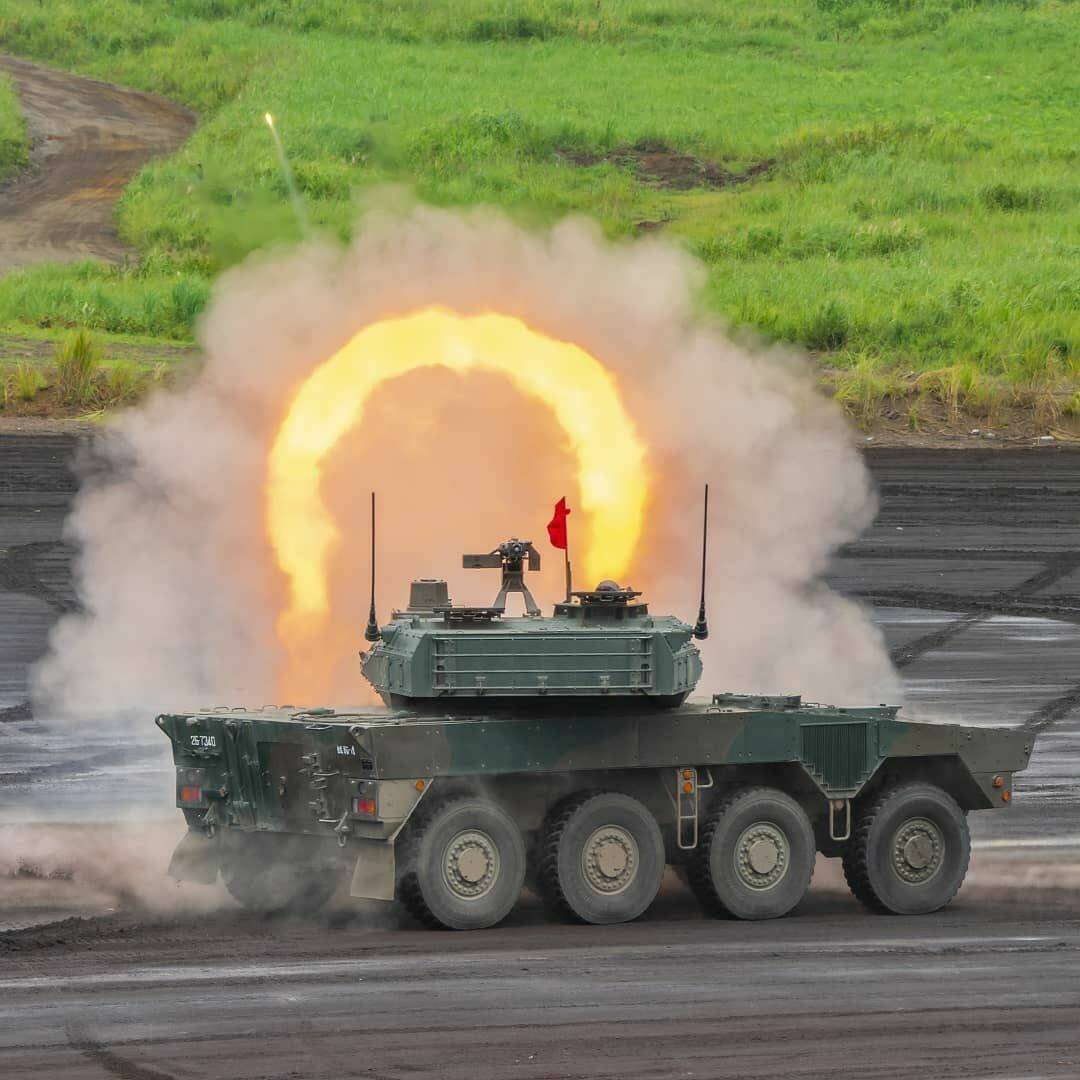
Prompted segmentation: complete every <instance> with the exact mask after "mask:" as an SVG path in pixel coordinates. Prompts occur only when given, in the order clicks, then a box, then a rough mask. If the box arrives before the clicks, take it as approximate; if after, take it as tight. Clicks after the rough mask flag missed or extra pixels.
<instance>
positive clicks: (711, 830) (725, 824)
mask: <svg viewBox="0 0 1080 1080" xmlns="http://www.w3.org/2000/svg"><path fill="white" fill-rule="evenodd" d="M758 823H765V824H767V825H769V826H771V827H772V828H774V829H776V828H778V829H780V830H781V831H782V833H783V835H784V837H785V838H786V840H787V847H788V852H787V858H786V860H785V861H786V869H784V870H783V872H782V874H781V876H780V877H779V879H778V880H777V881H775V882H774V883H773V884H772V885H769V886H762V887H761V888H757V887H755V886H753V885H750V884H748V883H747V882H745V881H744V880H743V879H742V878H741V877H740V876H739V873H738V872H737V871H736V869H735V854H736V849H737V847H738V844H739V840H740V838H741V837H742V835H743V833H744V832H745V831H746V830H747V829H749V828H751V827H752V826H754V825H756V824H758ZM816 856H817V847H816V845H815V842H814V830H813V827H812V826H811V824H810V819H809V818H808V817H807V816H806V812H805V811H804V810H803V808H802V807H801V806H800V805H799V804H798V803H797V802H796V801H795V800H794V799H793V798H791V796H790V795H786V794H785V793H784V792H782V791H780V790H779V789H777V788H767V787H755V788H743V789H742V790H740V791H734V792H732V793H731V794H730V795H727V796H726V797H723V798H721V799H720V800H719V801H718V803H717V804H716V805H715V806H714V807H713V808H712V809H711V810H710V812H709V814H708V816H707V817H706V818H705V821H704V822H703V823H702V826H701V834H700V836H699V838H698V847H697V851H696V852H695V853H694V857H693V858H692V860H691V862H690V866H689V871H690V874H689V877H690V887H691V889H693V891H694V895H695V896H697V898H698V900H699V901H700V902H701V905H702V907H704V908H705V910H706V911H707V912H709V913H710V914H712V915H720V916H728V917H730V918H736V919H778V918H780V917H781V916H783V915H786V914H787V913H788V912H789V911H791V909H792V908H793V907H795V905H796V904H798V902H799V901H800V900H801V899H802V898H803V897H804V896H805V895H806V890H807V889H808V888H809V887H810V879H811V877H813V874H814V860H815V858H816Z"/></svg>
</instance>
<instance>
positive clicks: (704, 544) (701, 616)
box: [694, 484, 709, 641]
mask: <svg viewBox="0 0 1080 1080" xmlns="http://www.w3.org/2000/svg"><path fill="white" fill-rule="evenodd" d="M708 550H709V485H708V484H706V485H705V513H704V515H703V517H702V521H701V603H700V604H699V605H698V613H697V623H696V624H695V626H694V637H696V638H697V639H698V641H704V640H705V638H707V637H708V636H709V620H708V619H706V618H705V560H706V556H707V554H708Z"/></svg>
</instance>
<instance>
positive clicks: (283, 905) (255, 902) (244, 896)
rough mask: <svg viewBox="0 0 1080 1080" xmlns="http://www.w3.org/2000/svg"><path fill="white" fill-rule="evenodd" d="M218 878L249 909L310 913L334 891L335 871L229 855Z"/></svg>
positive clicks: (325, 902) (335, 887)
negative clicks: (230, 856)
mask: <svg viewBox="0 0 1080 1080" xmlns="http://www.w3.org/2000/svg"><path fill="white" fill-rule="evenodd" d="M221 879H222V881H223V882H224V883H225V888H226V889H228V890H229V893H230V894H231V895H232V897H233V898H234V899H235V900H238V901H239V902H240V903H241V904H243V905H244V907H246V908H247V909H248V910H249V911H258V912H262V913H264V914H268V915H269V914H276V913H278V912H284V911H295V912H298V913H301V914H311V913H313V912H316V911H318V910H319V909H321V908H323V907H324V906H325V905H326V904H327V902H328V901H329V900H330V898H331V897H332V896H333V895H334V893H335V892H336V891H337V886H338V875H337V874H335V873H333V872H332V871H329V870H323V869H318V868H315V867H305V866H302V865H297V864H295V863H290V862H286V861H278V862H275V861H272V860H261V861H256V860H255V858H253V857H251V856H248V857H241V858H230V859H228V860H227V861H225V862H224V863H223V865H222V868H221Z"/></svg>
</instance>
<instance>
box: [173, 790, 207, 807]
mask: <svg viewBox="0 0 1080 1080" xmlns="http://www.w3.org/2000/svg"><path fill="white" fill-rule="evenodd" d="M176 797H177V800H178V801H179V802H182V803H201V802H202V801H203V793H202V788H197V787H182V788H181V789H180V791H179V792H178V793H177V796H176Z"/></svg>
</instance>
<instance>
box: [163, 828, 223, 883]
mask: <svg viewBox="0 0 1080 1080" xmlns="http://www.w3.org/2000/svg"><path fill="white" fill-rule="evenodd" d="M220 869H221V859H220V857H219V855H218V849H217V845H216V844H215V843H213V842H212V841H211V840H208V839H207V838H206V837H205V836H204V835H203V834H202V833H201V832H199V833H196V832H189V833H188V834H187V835H186V836H185V837H184V838H183V840H181V841H180V843H179V844H177V845H176V850H175V851H174V852H173V855H172V858H171V859H170V860H169V877H174V878H176V879H177V881H197V882H199V883H200V884H202V885H213V884H214V882H215V881H217V876H218V871H219V870H220Z"/></svg>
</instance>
